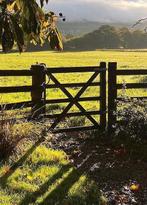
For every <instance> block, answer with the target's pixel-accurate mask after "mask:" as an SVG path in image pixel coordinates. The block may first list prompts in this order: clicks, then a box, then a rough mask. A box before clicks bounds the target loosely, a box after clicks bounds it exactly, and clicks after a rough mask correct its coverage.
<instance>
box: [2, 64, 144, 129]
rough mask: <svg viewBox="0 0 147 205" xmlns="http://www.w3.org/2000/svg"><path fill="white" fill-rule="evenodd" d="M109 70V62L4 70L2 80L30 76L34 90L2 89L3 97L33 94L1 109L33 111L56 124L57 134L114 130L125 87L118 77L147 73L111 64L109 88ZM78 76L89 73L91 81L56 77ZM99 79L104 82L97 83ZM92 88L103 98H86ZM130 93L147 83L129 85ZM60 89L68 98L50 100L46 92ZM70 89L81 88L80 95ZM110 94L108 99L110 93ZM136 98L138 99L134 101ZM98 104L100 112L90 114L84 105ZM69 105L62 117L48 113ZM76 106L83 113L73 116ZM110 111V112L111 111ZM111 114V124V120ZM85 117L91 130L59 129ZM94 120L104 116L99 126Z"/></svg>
mask: <svg viewBox="0 0 147 205" xmlns="http://www.w3.org/2000/svg"><path fill="white" fill-rule="evenodd" d="M106 72H107V66H106V63H105V62H101V63H100V65H99V66H85V67H58V68H56V67H55V68H46V67H45V65H43V64H38V65H33V66H31V69H30V70H0V77H11V76H12V77H13V76H14V77H15V76H16V77H23V76H28V77H31V78H32V85H31V86H9V87H6V86H1V87H0V93H1V94H4V93H21V92H23V93H25V92H28V93H30V94H31V101H26V102H18V103H9V104H6V105H1V106H0V109H3V108H4V109H5V110H11V109H14V110H15V109H20V108H29V107H30V108H31V110H32V115H33V117H34V118H38V117H39V116H40V117H45V118H48V119H51V120H52V122H53V123H52V125H51V127H50V130H52V131H54V132H67V131H82V130H91V129H98V128H100V129H101V130H106V127H108V130H109V131H110V132H111V131H112V130H113V125H114V124H115V122H116V120H117V119H116V116H115V115H114V112H115V111H116V110H117V103H116V100H123V99H122V98H121V97H119V96H118V92H117V91H118V90H120V89H122V87H123V86H124V85H123V84H122V83H117V77H118V76H133V75H135V76H136V75H142V76H146V75H147V69H127V70H125V69H121V70H118V69H117V63H116V62H110V63H109V64H108V88H107V82H106V77H107V75H106ZM75 73H89V75H91V76H90V78H89V79H88V81H87V82H76V83H62V82H60V81H59V79H58V77H57V76H56V74H75ZM46 76H48V78H49V81H50V80H51V81H52V82H51V83H49V84H48V83H47V80H46ZM97 76H99V77H100V78H99V79H100V80H99V81H96V78H97ZM88 87H96V88H97V87H98V88H99V89H100V92H99V94H98V93H97V95H96V94H95V95H94V96H87V97H83V96H82V95H83V94H84V93H85V91H86V89H87V88H88ZM125 87H126V89H146V88H147V82H144V83H127V84H126V86H125ZM54 88H58V89H60V90H61V91H62V93H64V95H65V96H66V98H55V99H47V98H46V92H47V91H48V90H50V89H54ZM67 88H79V89H80V90H79V92H78V93H77V94H76V95H75V96H74V97H73V96H72V94H71V93H70V92H69V91H68V89H67ZM107 90H108V98H107V92H106V91H107ZM132 98H134V97H132ZM135 98H139V99H147V96H144V97H141V96H136V97H135ZM94 101H96V102H98V103H99V104H100V109H99V110H96V109H95V110H92V111H88V110H86V109H85V108H84V107H83V106H82V105H81V104H80V102H94ZM61 103H68V104H67V106H65V109H64V110H63V111H62V112H61V113H60V114H51V113H48V112H47V111H46V105H48V104H50V105H53V104H61ZM73 105H76V107H78V109H79V112H70V109H71V108H72V107H73ZM107 107H108V108H107ZM107 113H108V120H107V121H106V119H107ZM80 116H85V117H87V118H88V119H89V121H90V122H91V124H92V125H91V126H83V127H81V126H80V127H70V128H59V127H58V124H59V123H60V122H61V121H62V120H63V119H64V118H66V117H80ZM93 116H100V122H97V121H96V120H95V118H94V117H93Z"/></svg>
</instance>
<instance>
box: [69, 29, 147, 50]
mask: <svg viewBox="0 0 147 205" xmlns="http://www.w3.org/2000/svg"><path fill="white" fill-rule="evenodd" d="M120 48H124V49H145V48H147V33H145V32H144V31H142V30H134V31H132V30H129V29H128V28H127V27H122V28H118V27H113V26H110V25H103V26H101V27H100V28H99V29H97V30H95V31H93V32H90V33H88V34H85V35H83V36H81V37H77V38H74V39H71V40H69V41H67V42H66V43H65V50H96V49H120Z"/></svg>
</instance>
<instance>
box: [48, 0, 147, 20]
mask: <svg viewBox="0 0 147 205" xmlns="http://www.w3.org/2000/svg"><path fill="white" fill-rule="evenodd" d="M48 9H50V10H54V11H55V12H63V13H64V14H65V15H66V17H67V19H68V20H69V21H70V20H82V19H86V20H90V21H91V20H92V21H105V22H110V21H121V22H127V21H136V20H137V19H140V18H142V17H146V16H147V0H74V1H71V0H50V2H49V5H48Z"/></svg>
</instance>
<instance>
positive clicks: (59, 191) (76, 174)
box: [19, 155, 91, 205]
mask: <svg viewBox="0 0 147 205" xmlns="http://www.w3.org/2000/svg"><path fill="white" fill-rule="evenodd" d="M90 157H91V155H90ZM87 160H90V161H91V159H90V158H87ZM87 160H85V161H84V163H82V165H81V166H80V167H79V168H78V169H76V168H73V170H72V171H71V172H70V173H69V174H68V171H69V170H70V168H72V166H71V165H70V164H68V165H65V166H63V167H62V168H61V169H60V170H59V172H58V173H57V174H55V175H54V176H53V177H52V178H51V179H49V180H48V181H47V182H46V183H44V184H43V185H42V186H41V187H40V188H39V189H38V190H37V191H35V192H33V193H31V194H27V195H26V196H25V198H24V199H23V200H22V201H21V203H20V204H19V205H28V204H31V203H32V204H33V203H35V202H36V200H37V199H38V198H39V197H41V196H42V195H43V194H45V193H46V192H47V191H48V189H49V187H50V186H51V185H52V184H53V183H56V182H57V181H58V180H59V179H62V177H63V175H64V174H68V175H67V177H65V179H64V180H63V181H61V183H59V184H57V186H56V188H55V189H53V190H52V191H51V192H50V193H49V194H48V195H47V196H46V198H45V199H44V201H43V202H41V203H39V204H41V205H43V204H48V205H54V204H62V202H63V200H64V199H66V197H67V195H68V191H69V190H70V188H71V187H72V186H73V185H74V184H75V183H76V182H77V181H78V180H79V178H80V177H81V175H82V174H83V173H84V172H85V164H86V163H87Z"/></svg>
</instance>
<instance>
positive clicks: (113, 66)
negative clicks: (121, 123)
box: [108, 62, 117, 134]
mask: <svg viewBox="0 0 147 205" xmlns="http://www.w3.org/2000/svg"><path fill="white" fill-rule="evenodd" d="M116 99H117V63H116V62H110V63H109V64H108V132H109V133H110V134H111V133H112V132H113V130H114V129H113V126H114V125H115V123H116V120H117V119H116V114H115V112H116V108H117V106H116Z"/></svg>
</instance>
